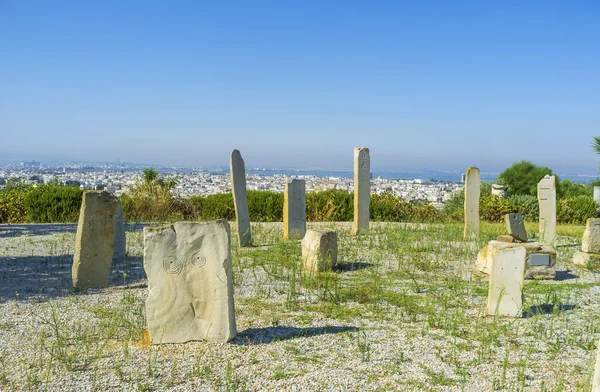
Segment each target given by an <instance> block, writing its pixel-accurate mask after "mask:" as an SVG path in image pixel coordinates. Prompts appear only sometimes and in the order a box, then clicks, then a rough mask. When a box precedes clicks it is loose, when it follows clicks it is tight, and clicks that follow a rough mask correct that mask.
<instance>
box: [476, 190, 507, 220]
mask: <svg viewBox="0 0 600 392" xmlns="http://www.w3.org/2000/svg"><path fill="white" fill-rule="evenodd" d="M511 212H514V209H513V208H512V207H511V205H510V203H509V202H508V200H506V199H502V198H500V197H498V196H496V195H490V196H484V197H482V198H480V199H479V216H480V218H481V219H482V220H484V221H487V222H502V221H504V215H506V214H508V213H511Z"/></svg>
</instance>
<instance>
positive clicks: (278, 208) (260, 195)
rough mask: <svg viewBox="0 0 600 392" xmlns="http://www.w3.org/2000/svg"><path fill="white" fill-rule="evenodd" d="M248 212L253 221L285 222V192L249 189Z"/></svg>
mask: <svg viewBox="0 0 600 392" xmlns="http://www.w3.org/2000/svg"><path fill="white" fill-rule="evenodd" d="M248 212H249V213H250V221H252V222H283V193H277V192H272V191H248Z"/></svg>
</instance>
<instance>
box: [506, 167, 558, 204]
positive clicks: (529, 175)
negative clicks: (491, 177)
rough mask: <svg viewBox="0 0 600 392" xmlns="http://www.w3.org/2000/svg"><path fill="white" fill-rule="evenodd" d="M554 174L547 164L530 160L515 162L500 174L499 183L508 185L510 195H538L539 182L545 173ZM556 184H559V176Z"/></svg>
mask: <svg viewBox="0 0 600 392" xmlns="http://www.w3.org/2000/svg"><path fill="white" fill-rule="evenodd" d="M547 174H549V175H552V170H551V169H550V168H548V167H545V166H538V165H535V164H533V163H531V162H529V161H521V162H517V163H515V164H513V165H512V166H511V167H509V168H508V169H506V170H504V171H503V172H502V173H500V175H499V176H498V183H499V184H502V185H506V187H507V190H508V193H509V194H510V195H532V196H536V195H537V185H538V182H540V180H541V179H542V178H544V176H545V175H547ZM556 183H557V184H556V185H557V187H558V186H559V180H558V177H556Z"/></svg>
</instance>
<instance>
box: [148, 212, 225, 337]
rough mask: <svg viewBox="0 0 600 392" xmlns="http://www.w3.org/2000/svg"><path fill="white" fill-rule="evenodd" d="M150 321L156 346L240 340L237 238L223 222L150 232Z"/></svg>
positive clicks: (151, 228) (150, 331)
mask: <svg viewBox="0 0 600 392" xmlns="http://www.w3.org/2000/svg"><path fill="white" fill-rule="evenodd" d="M144 270H145V271H146V275H147V276H148V298H147V300H146V319H147V321H148V332H149V333H150V341H151V342H152V343H153V344H159V343H184V342H188V341H191V340H207V341H209V342H220V343H224V342H227V341H229V340H231V339H233V338H234V337H235V335H236V333H237V332H236V325H235V308H234V302H233V280H232V266H231V234H230V229H229V224H228V223H227V221H226V220H224V219H221V220H218V221H214V222H209V223H192V222H177V223H175V224H173V225H170V226H162V227H145V228H144Z"/></svg>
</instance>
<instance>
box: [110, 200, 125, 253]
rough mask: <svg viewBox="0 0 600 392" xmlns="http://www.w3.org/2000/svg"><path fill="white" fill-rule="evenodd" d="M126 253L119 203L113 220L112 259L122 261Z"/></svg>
mask: <svg viewBox="0 0 600 392" xmlns="http://www.w3.org/2000/svg"><path fill="white" fill-rule="evenodd" d="M117 200H118V199H117ZM126 252H127V237H126V236H125V222H124V221H123V208H122V207H121V202H120V201H119V205H118V207H117V214H116V219H115V250H114V253H113V259H115V260H122V259H124V258H125V253H126Z"/></svg>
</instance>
